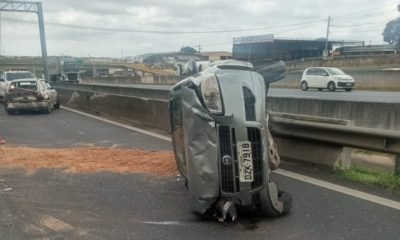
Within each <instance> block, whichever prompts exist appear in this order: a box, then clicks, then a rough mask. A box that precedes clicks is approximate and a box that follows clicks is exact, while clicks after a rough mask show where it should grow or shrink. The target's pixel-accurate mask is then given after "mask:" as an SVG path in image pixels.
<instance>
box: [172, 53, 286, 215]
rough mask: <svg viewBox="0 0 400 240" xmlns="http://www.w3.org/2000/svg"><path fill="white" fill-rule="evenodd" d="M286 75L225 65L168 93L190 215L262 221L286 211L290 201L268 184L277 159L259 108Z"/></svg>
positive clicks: (278, 68) (268, 68)
mask: <svg viewBox="0 0 400 240" xmlns="http://www.w3.org/2000/svg"><path fill="white" fill-rule="evenodd" d="M260 73H261V74H260ZM284 75H285V65H284V63H283V62H278V63H275V64H273V65H265V66H259V67H258V68H254V67H253V65H252V64H251V63H248V62H242V61H236V60H227V61H220V62H215V63H212V64H210V65H209V66H208V68H206V69H204V70H203V71H202V72H197V73H195V74H193V75H191V76H189V77H188V78H186V79H184V80H182V81H181V82H179V83H177V84H176V85H175V86H173V87H172V88H171V91H170V99H169V111H170V123H171V132H172V139H173V141H172V142H173V149H174V153H175V158H176V163H177V167H178V170H179V172H180V173H181V175H182V176H183V177H184V178H185V183H186V186H187V187H188V189H189V194H190V199H191V206H192V209H193V210H194V211H195V212H197V213H200V214H204V213H206V212H212V213H213V214H215V215H216V216H217V217H218V218H219V220H234V219H235V218H236V207H239V208H243V209H249V210H251V211H254V212H255V213H258V214H261V215H263V216H279V215H281V214H283V213H286V212H288V211H289V210H290V208H291V205H292V198H291V195H290V194H289V193H287V192H285V191H281V190H279V189H278V186H277V185H276V184H275V183H274V182H272V181H271V178H270V172H271V170H274V169H276V168H277V167H278V165H279V156H278V155H277V153H276V147H275V145H274V144H273V140H272V137H271V136H270V134H269V130H268V121H267V116H266V110H265V109H266V103H265V102H266V101H265V100H266V93H267V92H268V87H269V84H270V83H271V82H273V81H276V80H279V79H281V78H283V77H284Z"/></svg>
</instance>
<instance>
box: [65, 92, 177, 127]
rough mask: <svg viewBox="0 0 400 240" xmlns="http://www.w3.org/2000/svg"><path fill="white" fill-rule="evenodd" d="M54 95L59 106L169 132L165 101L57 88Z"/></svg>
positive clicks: (166, 103)
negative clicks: (59, 103)
mask: <svg viewBox="0 0 400 240" xmlns="http://www.w3.org/2000/svg"><path fill="white" fill-rule="evenodd" d="M57 92H58V94H59V98H60V102H61V104H62V105H66V106H69V107H72V108H75V109H79V110H84V111H86V112H90V113H93V114H97V115H103V116H106V117H111V118H114V119H120V120H122V121H125V122H131V123H134V124H137V125H143V126H148V127H152V128H157V129H160V130H163V131H168V130H169V120H168V119H169V117H168V102H167V101H166V100H155V99H147V98H140V97H133V96H122V95H115V94H108V93H99V92H93V91H88V90H76V89H67V88H57Z"/></svg>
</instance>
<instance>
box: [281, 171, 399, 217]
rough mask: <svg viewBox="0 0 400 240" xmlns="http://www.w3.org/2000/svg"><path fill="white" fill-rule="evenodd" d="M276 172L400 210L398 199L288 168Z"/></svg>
mask: <svg viewBox="0 0 400 240" xmlns="http://www.w3.org/2000/svg"><path fill="white" fill-rule="evenodd" d="M274 173H277V174H280V175H282V176H286V177H289V178H293V179H296V180H298V181H302V182H306V183H309V184H312V185H315V186H318V187H322V188H326V189H329V190H332V191H335V192H339V193H343V194H346V195H349V196H352V197H355V198H360V199H363V200H366V201H369V202H373V203H376V204H379V205H383V206H386V207H390V208H394V209H397V210H400V202H397V201H393V200H390V199H386V198H382V197H378V196H375V195H372V194H369V193H365V192H361V191H358V190H354V189H351V188H347V187H343V186H340V185H336V184H333V183H329V182H326V181H322V180H319V179H316V178H311V177H307V176H305V175H301V174H298V173H294V172H289V171H286V170H283V169H278V170H275V171H274Z"/></svg>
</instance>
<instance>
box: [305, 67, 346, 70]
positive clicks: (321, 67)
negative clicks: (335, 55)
mask: <svg viewBox="0 0 400 240" xmlns="http://www.w3.org/2000/svg"><path fill="white" fill-rule="evenodd" d="M310 69H340V68H337V67H309V68H307V69H306V70H310Z"/></svg>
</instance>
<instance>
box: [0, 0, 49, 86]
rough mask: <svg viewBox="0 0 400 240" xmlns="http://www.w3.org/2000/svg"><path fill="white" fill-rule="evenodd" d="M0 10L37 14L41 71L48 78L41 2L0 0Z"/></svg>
mask: <svg viewBox="0 0 400 240" xmlns="http://www.w3.org/2000/svg"><path fill="white" fill-rule="evenodd" d="M0 12H20V13H36V14H37V16H38V22H39V34H40V46H41V48H42V63H43V71H44V76H45V79H46V80H49V71H48V66H47V45H46V33H45V29H44V27H45V26H44V19H43V6H42V2H28V1H11V0H0Z"/></svg>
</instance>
